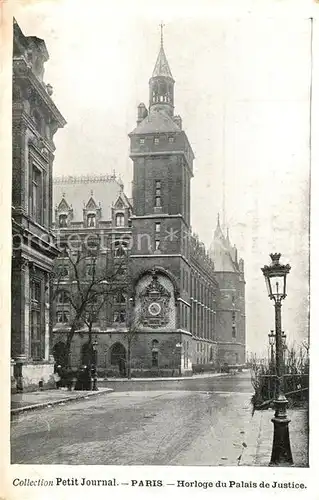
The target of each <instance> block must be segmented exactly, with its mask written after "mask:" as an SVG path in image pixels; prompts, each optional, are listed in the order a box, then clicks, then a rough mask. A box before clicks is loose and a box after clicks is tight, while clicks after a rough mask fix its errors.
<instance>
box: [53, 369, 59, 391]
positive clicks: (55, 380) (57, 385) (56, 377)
mask: <svg viewBox="0 0 319 500" xmlns="http://www.w3.org/2000/svg"><path fill="white" fill-rule="evenodd" d="M58 368H59V367H57V369H56V371H55V372H54V374H53V378H54V382H55V387H56V388H57V389H60V387H61V375H60V373H59V371H58ZM60 368H61V367H60Z"/></svg>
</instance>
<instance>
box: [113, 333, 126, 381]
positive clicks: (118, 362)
mask: <svg viewBox="0 0 319 500" xmlns="http://www.w3.org/2000/svg"><path fill="white" fill-rule="evenodd" d="M111 365H112V366H118V369H119V372H120V376H121V377H125V376H126V349H125V347H124V345H123V344H121V342H116V343H115V344H113V346H112V347H111Z"/></svg>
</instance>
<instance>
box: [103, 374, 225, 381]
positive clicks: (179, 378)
mask: <svg viewBox="0 0 319 500" xmlns="http://www.w3.org/2000/svg"><path fill="white" fill-rule="evenodd" d="M230 375H231V374H230V373H198V374H196V375H192V376H190V377H185V376H184V377H132V378H130V379H128V378H127V377H125V378H115V377H109V378H107V377H105V378H104V379H101V380H103V381H105V382H150V381H154V382H157V381H158V382H160V381H163V380H164V381H165V380H183V381H185V380H194V379H198V378H211V377H227V376H228V377H229V376H230ZM98 380H100V379H98Z"/></svg>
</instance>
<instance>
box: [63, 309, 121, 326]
mask: <svg viewBox="0 0 319 500" xmlns="http://www.w3.org/2000/svg"><path fill="white" fill-rule="evenodd" d="M126 317H127V316H126V310H125V309H120V310H118V311H114V313H113V323H120V324H124V323H126ZM90 319H91V320H92V322H93V323H95V322H96V321H98V315H97V314H94V313H92V314H90ZM55 322H56V323H59V324H69V323H70V311H69V310H68V309H65V308H63V309H59V310H58V311H56V315H55Z"/></svg>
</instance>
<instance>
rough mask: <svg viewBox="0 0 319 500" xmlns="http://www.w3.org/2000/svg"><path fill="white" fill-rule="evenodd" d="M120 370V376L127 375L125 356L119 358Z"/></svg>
mask: <svg viewBox="0 0 319 500" xmlns="http://www.w3.org/2000/svg"><path fill="white" fill-rule="evenodd" d="M119 372H120V377H125V374H126V369H125V359H124V358H120V359H119Z"/></svg>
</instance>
